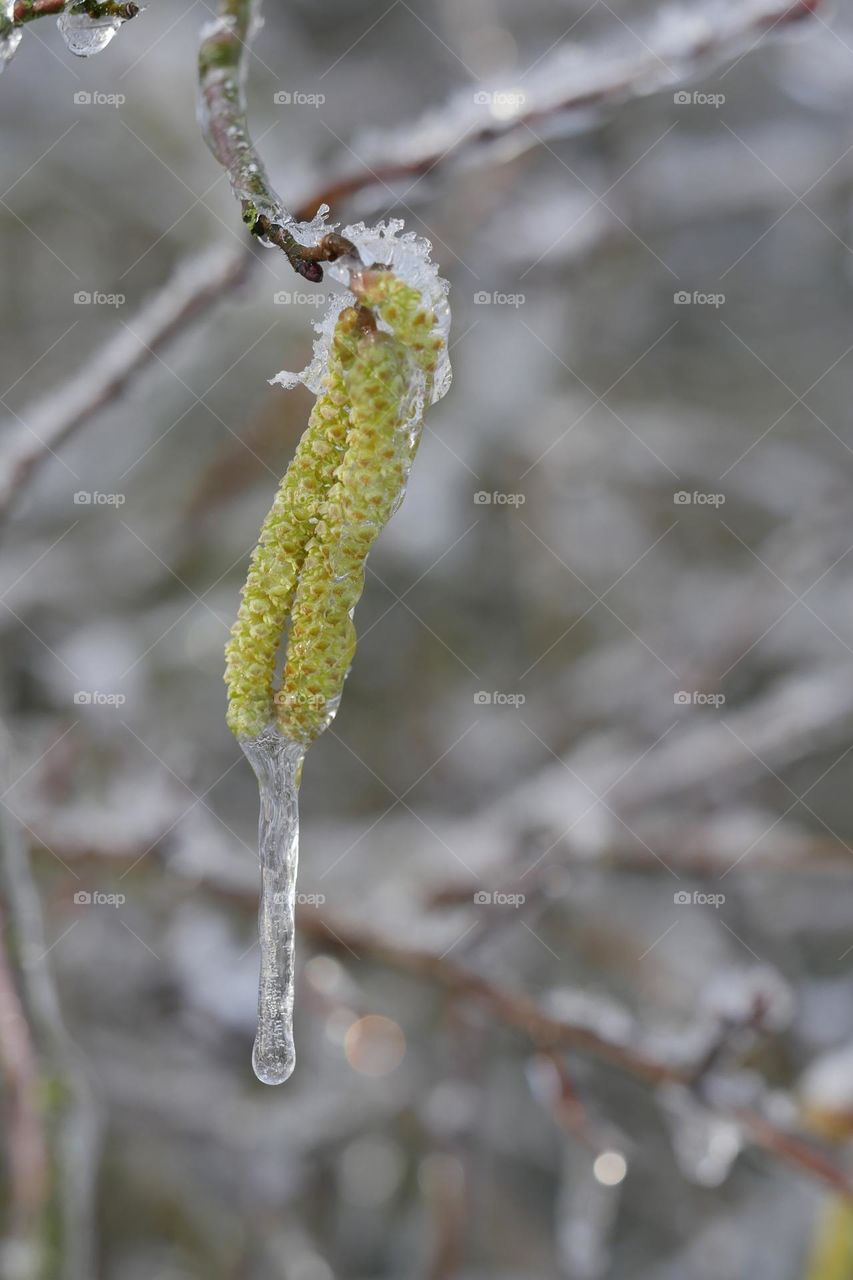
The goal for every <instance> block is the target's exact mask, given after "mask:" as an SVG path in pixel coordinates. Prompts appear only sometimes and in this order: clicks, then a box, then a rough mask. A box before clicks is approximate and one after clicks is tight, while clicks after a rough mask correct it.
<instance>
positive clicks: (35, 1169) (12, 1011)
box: [0, 911, 50, 1280]
mask: <svg viewBox="0 0 853 1280" xmlns="http://www.w3.org/2000/svg"><path fill="white" fill-rule="evenodd" d="M10 943H11V929H10V928H9V923H8V921H7V920H6V918H5V913H3V912H1V911H0V1026H1V1027H2V1029H3V1034H2V1035H0V1075H2V1078H3V1081H4V1094H5V1097H6V1105H5V1108H4V1110H5V1116H4V1129H5V1132H6V1135H7V1138H6V1153H7V1165H8V1182H9V1209H8V1218H7V1223H6V1244H5V1245H4V1246H3V1249H2V1250H0V1273H3V1274H6V1273H7V1268H6V1265H5V1262H4V1260H3V1252H4V1251H5V1252H6V1253H7V1254H8V1253H14V1255H15V1257H16V1258H17V1259H18V1260H19V1264H16V1265H18V1270H17V1271H16V1275H18V1276H20V1277H21V1280H37V1276H38V1274H39V1271H40V1267H39V1252H40V1240H41V1235H42V1231H43V1230H44V1221H43V1219H44V1214H45V1212H46V1209H47V1204H48V1200H49V1185H50V1179H49V1152H48V1144H47V1134H46V1132H45V1126H44V1123H43V1117H42V1114H41V1107H40V1104H39V1096H38V1095H39V1080H38V1067H37V1063H36V1055H35V1048H34V1046H33V1041H32V1035H31V1033H30V1028H29V1026H28V1024H27V1019H26V1015H25V1013H24V1010H23V1007H22V1005H21V1000H20V997H19V994H18V990H17V984H16V982H15V978H14V962H13V955H12V948H11V945H10Z"/></svg>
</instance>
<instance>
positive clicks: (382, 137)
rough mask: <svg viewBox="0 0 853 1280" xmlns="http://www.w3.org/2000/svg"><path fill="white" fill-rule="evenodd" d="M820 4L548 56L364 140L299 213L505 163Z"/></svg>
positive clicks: (767, 6)
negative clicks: (526, 77) (509, 80)
mask: <svg viewBox="0 0 853 1280" xmlns="http://www.w3.org/2000/svg"><path fill="white" fill-rule="evenodd" d="M820 3H821V0H793V2H792V0H753V2H752V3H743V4H732V5H730V7H729V9H728V11H722V12H721V11H720V7H719V6H715V7H714V8H711V6H708V5H706V6H705V7H704V9H699V10H697V11H693V10H686V9H685V10H683V11H682V10H680V9H673V10H666V11H665V12H662V13H661V14H660V15H659V16H658V18H657V20H656V21H655V23H654V24H653V25H652V26H651V27H650V28H649V29H648V30H646V31H644V32H643V33H642V40H641V44H642V46H643V51H642V52H641V53H640V54H639V55H636V54H634V55H621V56H616V55H613V54H610V53H606V52H604V51H602V52H599V53H598V54H596V53H595V52H594V51H590V50H587V49H584V50H578V48H577V47H576V46H574V45H572V46H569V45H566V46H562V47H560V48H558V49H557V50H556V51H555V53H554V54H553V55H551V56H550V57H549V58H548V59H546V60H543V62H542V64H541V66H540V67H539V68H538V69H537V71H536V73H535V76H534V77H533V79H532V80H531V82H530V84H529V85H527V84H526V83H525V84H523V86H522V88H516V87H515V86H510V87H509V88H507V86H503V88H498V89H496V90H495V91H494V92H489V91H483V92H478V93H472V92H471V91H470V90H469V91H467V93H466V94H464V95H457V96H456V97H454V98H453V99H451V101H450V102H448V103H447V105H446V106H445V107H444V108H441V109H438V110H437V109H435V108H433V109H432V110H430V111H429V112H427V113H426V114H425V115H424V116H422V117H421V118H420V120H416V121H410V122H408V123H407V124H405V125H404V126H402V127H401V128H399V129H395V130H392V131H377V132H376V133H373V134H369V135H366V136H365V137H364V138H363V139H361V140H357V141H356V144H355V150H357V151H358V153H359V159H360V165H359V166H358V167H356V168H353V169H351V170H349V171H346V172H344V173H342V174H341V175H340V177H338V178H335V179H333V180H332V181H331V182H329V183H328V184H327V185H326V186H325V187H323V188H322V190H321V191H320V192H318V193H314V194H313V195H312V196H311V197H310V198H307V199H305V200H304V201H302V202H301V203H300V206H299V208H298V210H297V216H298V217H301V218H307V217H311V216H312V214H313V212H314V211H315V210H316V209H317V207H318V206H321V205H324V204H327V205H330V206H331V207H332V208H333V209H334V208H335V207H336V205H337V204H338V203H339V202H340V201H341V200H344V199H347V198H348V197H351V196H354V195H356V194H358V193H359V192H361V191H363V190H365V189H366V188H368V187H371V186H374V185H379V186H383V187H385V188H387V187H388V186H390V185H391V184H393V183H394V182H400V181H404V180H409V181H411V180H413V179H419V178H423V177H425V176H426V175H427V174H431V173H433V172H434V171H436V170H437V169H438V168H439V167H440V168H441V169H442V170H444V169H448V168H453V167H456V166H458V165H460V164H472V165H477V164H484V163H486V164H488V163H504V162H506V160H507V159H510V158H515V157H516V156H517V155H519V154H521V153H523V152H525V151H530V150H532V149H533V148H535V147H537V146H540V145H542V143H543V140H544V138H551V139H552V138H555V137H560V136H563V135H572V134H575V133H578V132H581V131H584V130H588V129H591V128H594V127H595V126H596V125H598V124H599V123H600V122H601V120H602V117H603V115H604V113H606V112H608V111H612V110H613V109H614V108H616V107H618V106H620V105H622V104H623V103H625V102H628V101H631V100H632V99H634V98H641V97H647V96H649V95H650V94H654V93H658V92H660V91H661V90H662V89H665V88H671V87H673V86H677V85H679V84H684V83H687V82H689V81H690V80H691V79H693V78H694V77H695V76H696V75H697V74H699V73H700V72H707V71H709V70H712V69H713V68H715V67H717V66H721V65H724V64H725V63H726V62H729V61H731V59H733V58H736V57H738V56H741V55H742V54H744V53H746V52H749V51H750V50H751V49H752V48H753V47H754V46H755V45H756V44H757V42H758V41H759V40H761V38H762V37H763V36H764V35H766V34H769V33H770V32H773V31H775V32H781V31H782V30H783V29H784V28H786V27H789V26H790V25H791V24H793V23H796V22H798V21H800V20H801V19H803V18H806V17H808V16H809V15H810V14H812V13H814V12H815V11H816V10H817V9H818V8H819V7H820Z"/></svg>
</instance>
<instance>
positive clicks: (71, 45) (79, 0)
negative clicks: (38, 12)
mask: <svg viewBox="0 0 853 1280" xmlns="http://www.w3.org/2000/svg"><path fill="white" fill-rule="evenodd" d="M124 21H125V19H124V18H120V17H117V16H116V15H114V14H111V15H109V16H108V17H107V16H105V17H102V18H93V17H92V15H91V14H90V13H87V12H86V0H76V3H74V4H70V5H69V6H68V8H67V9H63V11H62V13H60V15H59V17H58V18H57V20H56V24H57V26H58V27H59V30H60V33H61V35H62V39H63V40H64V41H65V46H66V48H67V49H68V50H69V51H70V52H71V53H74V54H76V55H77V57H78V58H91V57H92V55H93V54H95V53H100V52H101V50H102V49H106V47H107V45H108V44H109V43H110V41H111V40H112V38H113V36H114V35H115V34H116V32H117V31H118V29H119V27H120V26H121V25H122V23H123V22H124Z"/></svg>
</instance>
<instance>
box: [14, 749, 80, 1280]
mask: <svg viewBox="0 0 853 1280" xmlns="http://www.w3.org/2000/svg"><path fill="white" fill-rule="evenodd" d="M0 753H2V767H0V778H2V779H3V780H4V781H5V780H6V775H7V769H6V758H7V754H8V752H7V747H6V743H5V742H0ZM0 890H2V902H3V923H4V946H5V951H6V955H7V956H14V958H15V961H16V973H17V979H18V986H19V989H20V1001H21V1006H22V1010H23V1012H24V1014H25V1016H26V1021H27V1023H28V1027H29V1030H28V1033H27V1034H28V1037H30V1043H31V1045H32V1047H33V1048H34V1051H35V1059H36V1063H37V1068H38V1070H37V1074H36V1076H35V1078H34V1080H33V1079H31V1081H30V1083H31V1085H32V1086H33V1087H34V1088H35V1089H36V1090H37V1092H38V1094H39V1096H40V1099H41V1107H42V1113H41V1122H42V1124H43V1125H44V1131H45V1134H46V1142H47V1145H48V1148H49V1151H50V1173H51V1177H50V1181H49V1185H48V1187H47V1188H40V1189H39V1191H40V1194H44V1192H45V1191H47V1193H48V1195H49V1199H50V1206H49V1211H50V1213H51V1216H52V1218H53V1233H54V1234H55V1235H56V1237H57V1248H58V1258H59V1260H58V1263H57V1269H56V1271H55V1272H54V1271H51V1272H50V1274H51V1275H54V1274H55V1275H56V1276H57V1277H59V1278H60V1280H91V1277H92V1276H93V1275H94V1274H95V1268H94V1258H93V1240H94V1190H95V1170H96V1159H95V1156H96V1151H97V1146H98V1138H97V1122H96V1117H95V1112H94V1108H93V1103H92V1099H91V1094H90V1092H89V1087H88V1083H87V1081H86V1078H85V1075H84V1073H83V1071H82V1068H81V1065H80V1061H79V1056H78V1051H77V1048H76V1046H75V1045H74V1044H73V1042H72V1041H71V1039H70V1037H69V1035H68V1032H67V1031H66V1029H65V1024H64V1022H63V1020H62V1014H61V1011H60V1007H59V999H58V997H57V993H56V988H55V986H54V982H53V977H52V974H51V972H50V967H49V964H48V954H49V951H50V948H49V946H48V944H47V943H46V942H45V936H44V926H43V922H42V914H41V905H40V902H39V896H38V892H37V890H36V886H35V884H34V883H33V879H32V875H31V871H30V864H29V855H28V852H27V850H26V848H25V846H24V843H23V840H22V837H21V832H20V829H19V828H18V827H17V825H14V824H13V823H12V822H11V821H10V820H9V818H8V816H7V813H6V810H5V808H3V809H2V810H0ZM4 1034H5V1031H4ZM7 1052H8V1050H7ZM30 1123H32V1118H31V1120H30ZM36 1274H38V1275H40V1276H41V1275H44V1274H46V1272H45V1271H44V1270H43V1269H39V1271H38V1272H37V1273H36Z"/></svg>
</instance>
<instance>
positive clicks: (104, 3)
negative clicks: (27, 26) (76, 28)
mask: <svg viewBox="0 0 853 1280" xmlns="http://www.w3.org/2000/svg"><path fill="white" fill-rule="evenodd" d="M69 2H70V0H15V12H14V18H15V22H16V24H18V25H21V24H23V23H25V22H33V21H34V20H35V19H36V18H49V17H56V15H57V14H60V13H62V12H63V10H64V9H67V8H68V5H69ZM83 12H85V13H86V14H88V16H89V17H90V18H96V19H97V18H120V19H121V20H122V21H123V22H126V21H127V20H128V19H129V18H135V17H136V15H137V14H138V13H139V5H138V4H118V3H114V2H113V0H87V2H86V4H84V6H83Z"/></svg>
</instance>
